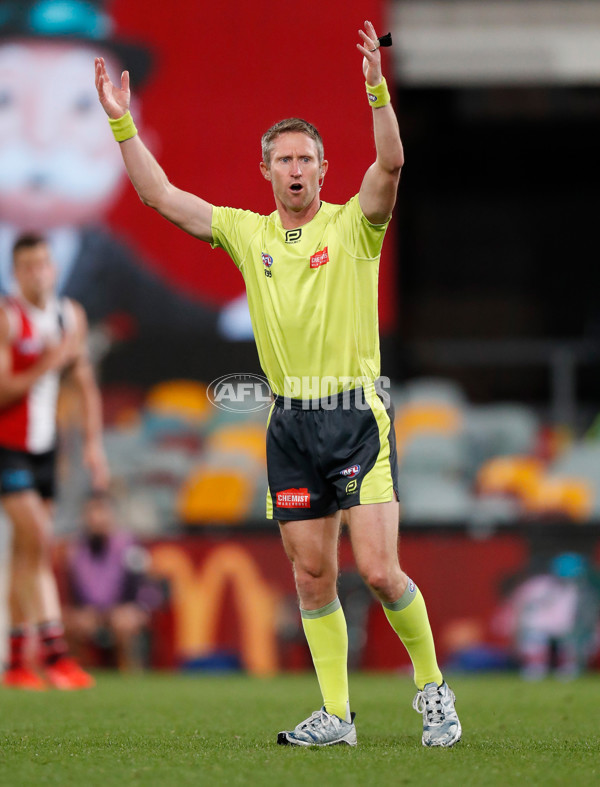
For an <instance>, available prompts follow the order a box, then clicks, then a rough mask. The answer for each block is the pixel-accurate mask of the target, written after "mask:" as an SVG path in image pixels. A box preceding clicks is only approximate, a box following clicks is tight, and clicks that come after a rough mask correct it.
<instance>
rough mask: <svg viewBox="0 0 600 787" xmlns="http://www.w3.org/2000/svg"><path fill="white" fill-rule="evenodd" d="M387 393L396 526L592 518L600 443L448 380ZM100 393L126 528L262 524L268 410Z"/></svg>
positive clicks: (167, 395)
mask: <svg viewBox="0 0 600 787" xmlns="http://www.w3.org/2000/svg"><path fill="white" fill-rule="evenodd" d="M390 395H391V399H392V401H393V403H394V407H395V411H396V418H395V432H396V437H397V443H398V456H399V489H400V494H401V499H402V511H403V516H402V518H403V522H404V523H409V524H415V525H422V524H425V525H436V524H439V525H449V524H462V525H464V524H466V525H468V526H470V527H474V528H477V527H480V526H486V527H489V526H501V525H508V524H515V523H519V522H530V521H546V520H549V519H554V520H557V519H558V520H567V521H574V522H585V521H592V520H600V442H599V441H598V440H594V439H590V438H589V437H588V439H587V440H583V439H579V440H577V439H574V438H571V439H566V438H565V435H564V434H560V435H559V434H558V432H557V433H556V434H554V433H553V430H552V428H551V427H549V426H548V425H547V424H545V423H544V422H543V420H542V419H541V418H540V417H539V415H538V414H537V413H536V411H535V410H534V409H533V408H531V407H527V406H525V405H523V404H518V403H496V404H486V405H473V404H471V403H469V402H468V401H467V398H466V397H465V395H464V393H463V391H462V390H461V389H460V387H459V386H457V385H456V383H454V382H452V381H450V380H445V379H432V378H427V379H415V380H410V381H408V382H407V383H406V384H405V385H402V386H394V387H393V388H392V389H391V391H390ZM107 399H108V403H109V407H108V408H107V413H108V414H109V418H108V419H107V421H108V423H107V426H106V428H105V444H106V450H107V453H108V457H109V461H110V464H111V468H112V472H113V476H114V479H115V480H114V491H115V495H116V498H117V500H118V501H119V502H120V506H121V512H122V514H123V516H125V517H126V518H127V521H128V522H129V523H130V524H131V527H132V528H133V529H134V530H135V531H137V532H138V533H140V534H145V535H155V534H159V533H169V532H176V531H177V530H178V529H179V528H180V527H181V526H182V525H183V526H185V527H192V528H196V527H202V526H206V525H217V526H222V525H235V526H244V527H253V526H260V525H262V524H263V523H264V521H265V520H264V506H265V495H266V492H267V480H266V472H265V427H266V421H267V416H268V411H267V410H262V411H259V412H251V413H245V412H244V411H243V410H242V409H241V408H240V410H239V411H223V410H219V409H217V408H216V407H213V406H212V405H211V404H210V402H209V401H208V399H207V396H206V386H205V385H203V384H202V383H198V382H194V381H186V380H174V381H166V382H163V383H160V384H159V385H156V386H154V387H153V388H151V389H150V390H149V391H148V392H147V393H146V395H145V396H141V395H139V394H137V393H136V392H133V391H132V390H130V389H127V388H124V390H123V391H122V392H120V391H119V390H115V389H114V387H111V389H110V390H109V392H108V395H107ZM549 445H551V449H549V448H548V446H549ZM70 479H71V480H70V485H71V486H72V484H73V481H72V479H73V475H72V474H71V476H70ZM71 492H72V490H71Z"/></svg>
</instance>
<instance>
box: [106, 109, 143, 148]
mask: <svg viewBox="0 0 600 787" xmlns="http://www.w3.org/2000/svg"><path fill="white" fill-rule="evenodd" d="M108 122H109V123H110V127H111V128H112V133H113V134H114V135H115V139H116V140H117V142H125V140H126V139H131V137H135V135H136V134H137V133H138V132H137V128H136V127H135V123H134V122H133V118H132V117H131V112H129V111H127V112H126V113H125V114H124V115H123V116H122V117H120V118H116V120H113V118H108Z"/></svg>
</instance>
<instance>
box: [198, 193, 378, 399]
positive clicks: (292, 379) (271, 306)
mask: <svg viewBox="0 0 600 787" xmlns="http://www.w3.org/2000/svg"><path fill="white" fill-rule="evenodd" d="M388 223H389V220H388V222H386V223H385V224H379V225H374V224H371V223H370V222H369V221H367V219H366V218H365V216H364V214H363V212H362V210H361V208H360V204H359V201H358V194H357V195H355V196H354V197H352V199H351V200H349V201H348V202H347V203H346V204H345V205H332V204H330V203H327V202H322V203H321V207H320V209H319V212H318V213H317V214H316V216H315V217H314V218H313V219H312V221H310V222H309V223H308V224H305V225H304V226H303V227H299V228H298V229H294V230H285V229H284V228H283V226H282V224H281V220H280V218H279V214H278V213H277V211H274V212H273V213H271V215H270V216H261V215H260V214H258V213H252V212H251V211H247V210H238V209H236V208H223V207H215V208H214V209H213V217H212V236H213V241H212V244H211V245H212V247H213V248H215V247H217V246H220V247H221V248H222V249H224V250H225V251H226V252H227V253H228V254H229V256H230V257H231V258H232V259H233V261H234V262H235V264H236V265H237V267H238V268H239V269H240V271H241V272H242V275H243V277H244V281H245V283H246V292H247V295H248V304H249V308H250V317H251V319H252V327H253V329H254V337H255V340H256V345H257V348H258V355H259V359H260V363H261V366H262V369H263V371H264V373H265V375H266V377H267V379H268V380H269V383H270V385H271V388H272V390H273V392H274V393H275V394H278V395H280V396H292V397H293V398H299V399H314V398H322V397H325V396H330V395H332V394H335V393H339V392H340V391H342V390H349V389H352V388H355V387H357V386H359V385H362V386H365V385H367V386H368V385H369V383H373V382H374V381H375V379H376V378H377V377H379V374H380V371H379V369H380V359H379V321H378V314H377V285H378V272H379V258H380V254H381V247H382V244H383V238H384V235H385V231H386V229H387V226H388Z"/></svg>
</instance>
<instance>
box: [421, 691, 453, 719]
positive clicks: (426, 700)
mask: <svg viewBox="0 0 600 787" xmlns="http://www.w3.org/2000/svg"><path fill="white" fill-rule="evenodd" d="M434 693H435V700H434V698H433V695H434ZM413 708H414V709H415V710H416V711H418V712H419V713H423V712H425V713H426V714H427V723H428V724H430V725H434V724H442V723H443V722H444V721H445V719H446V716H445V713H444V706H443V704H442V692H441V691H440V690H439V689H435V690H434V692H433V691H432V692H425V691H419V692H418V693H417V696H416V697H415V698H414V700H413Z"/></svg>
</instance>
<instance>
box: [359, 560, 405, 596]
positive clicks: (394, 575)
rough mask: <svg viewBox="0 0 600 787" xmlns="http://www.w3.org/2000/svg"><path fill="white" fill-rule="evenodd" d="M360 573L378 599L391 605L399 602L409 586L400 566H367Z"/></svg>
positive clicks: (376, 564) (375, 564)
mask: <svg viewBox="0 0 600 787" xmlns="http://www.w3.org/2000/svg"><path fill="white" fill-rule="evenodd" d="M360 573H361V576H362V578H363V580H364V581H365V583H366V584H367V585H368V586H369V588H370V589H371V590H372V591H373V593H374V594H375V595H376V596H377V598H378V599H380V600H381V601H385V602H386V603H389V604H392V603H394V602H395V601H398V599H399V598H400V596H401V595H402V594H403V593H404V591H405V590H406V586H407V584H408V577H407V576H406V574H405V573H404V572H403V571H402V569H401V568H400V566H399V565H398V564H392V565H383V564H378V563H374V564H367V565H366V566H363V567H361V569H360Z"/></svg>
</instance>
